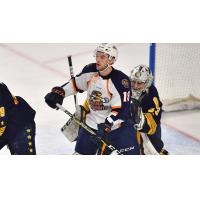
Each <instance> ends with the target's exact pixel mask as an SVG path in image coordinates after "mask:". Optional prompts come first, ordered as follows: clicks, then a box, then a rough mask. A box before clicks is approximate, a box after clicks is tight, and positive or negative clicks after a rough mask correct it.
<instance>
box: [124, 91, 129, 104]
mask: <svg viewBox="0 0 200 200" xmlns="http://www.w3.org/2000/svg"><path fill="white" fill-rule="evenodd" d="M123 94H124V100H123V102H128V101H129V100H130V91H128V92H123Z"/></svg>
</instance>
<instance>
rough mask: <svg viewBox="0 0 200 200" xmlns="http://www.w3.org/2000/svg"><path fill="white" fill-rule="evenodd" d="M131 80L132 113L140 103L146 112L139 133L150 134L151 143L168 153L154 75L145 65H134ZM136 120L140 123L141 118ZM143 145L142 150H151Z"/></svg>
mask: <svg viewBox="0 0 200 200" xmlns="http://www.w3.org/2000/svg"><path fill="white" fill-rule="evenodd" d="M130 81H131V87H132V102H133V104H131V105H132V106H131V108H132V113H134V114H135V112H136V111H135V110H137V109H135V107H137V106H136V104H138V105H139V107H141V109H142V113H143V114H144V115H141V116H144V120H142V121H144V123H143V125H141V124H140V125H139V127H138V129H139V133H145V134H146V135H147V136H148V138H149V140H150V142H151V144H152V145H153V147H154V148H155V150H156V151H157V152H158V154H164V155H167V154H168V152H167V151H166V150H165V149H163V147H164V144H163V141H162V139H161V124H160V120H161V114H162V102H161V101H160V98H159V95H158V91H157V89H156V87H155V86H154V85H153V75H152V72H151V70H150V68H149V67H147V66H145V65H138V66H136V67H134V68H133V69H132V70H131V72H130ZM137 112H138V110H137ZM135 116H137V115H135ZM141 119H142V117H141ZM136 121H137V122H136V123H138V124H139V122H140V119H138V120H136ZM139 137H140V136H139ZM141 139H142V138H141ZM141 147H142V148H141V149H142V152H143V150H144V151H145V152H146V151H149V150H148V149H145V147H144V145H142V144H141ZM143 147H144V149H143ZM143 153H144V152H143ZM143 153H142V154H143Z"/></svg>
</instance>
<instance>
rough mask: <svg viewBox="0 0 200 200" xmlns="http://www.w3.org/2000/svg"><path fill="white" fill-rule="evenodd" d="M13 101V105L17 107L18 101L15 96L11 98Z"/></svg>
mask: <svg viewBox="0 0 200 200" xmlns="http://www.w3.org/2000/svg"><path fill="white" fill-rule="evenodd" d="M13 100H14V104H15V105H18V104H19V101H18V99H17V97H16V96H13Z"/></svg>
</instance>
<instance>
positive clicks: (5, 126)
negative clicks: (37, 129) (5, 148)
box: [0, 83, 35, 136]
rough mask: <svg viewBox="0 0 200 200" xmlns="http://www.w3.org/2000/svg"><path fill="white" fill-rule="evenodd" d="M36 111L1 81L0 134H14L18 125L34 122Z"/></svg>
mask: <svg viewBox="0 0 200 200" xmlns="http://www.w3.org/2000/svg"><path fill="white" fill-rule="evenodd" d="M34 117H35V111H34V110H33V109H32V108H31V107H30V106H29V104H28V103H27V102H26V101H25V100H24V99H23V98H22V97H19V96H16V97H15V96H13V95H12V94H11V93H10V91H9V89H8V88H7V86H6V85H5V84H3V83H0V136H7V135H9V134H10V135H12V136H14V134H15V133H14V132H15V128H14V127H17V126H23V125H26V123H27V122H32V121H33V120H34Z"/></svg>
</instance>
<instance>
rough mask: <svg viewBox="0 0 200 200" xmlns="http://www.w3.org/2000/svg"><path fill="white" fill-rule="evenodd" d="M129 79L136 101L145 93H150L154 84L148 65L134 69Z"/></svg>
mask: <svg viewBox="0 0 200 200" xmlns="http://www.w3.org/2000/svg"><path fill="white" fill-rule="evenodd" d="M129 79H130V81H131V87H132V95H133V98H135V99H139V98H140V96H141V95H142V93H143V92H148V89H149V87H150V86H151V85H152V83H153V75H152V72H151V70H150V68H149V67H147V66H146V65H138V66H136V67H134V68H133V69H132V70H131V72H130V76H129Z"/></svg>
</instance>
